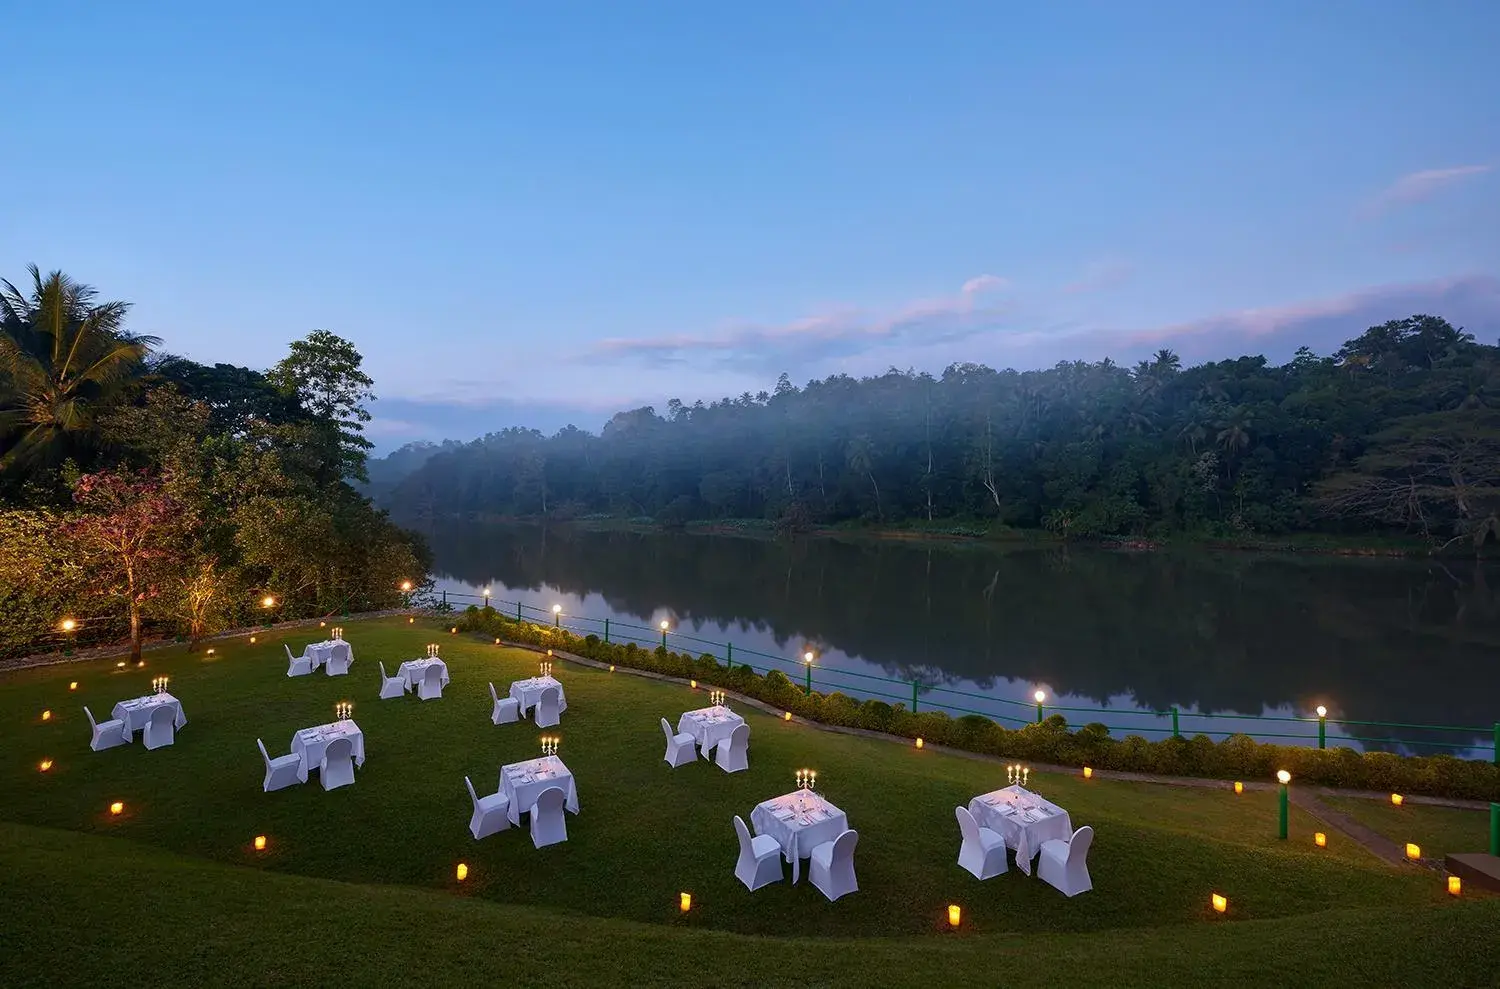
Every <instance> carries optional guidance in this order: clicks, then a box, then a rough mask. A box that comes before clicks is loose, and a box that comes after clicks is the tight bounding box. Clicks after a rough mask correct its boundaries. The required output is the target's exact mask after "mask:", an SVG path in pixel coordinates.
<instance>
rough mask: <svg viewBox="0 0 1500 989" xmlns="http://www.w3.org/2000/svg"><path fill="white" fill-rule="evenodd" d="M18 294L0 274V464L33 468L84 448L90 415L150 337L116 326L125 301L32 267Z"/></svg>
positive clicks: (136, 361) (110, 395)
mask: <svg viewBox="0 0 1500 989" xmlns="http://www.w3.org/2000/svg"><path fill="white" fill-rule="evenodd" d="M27 270H28V271H29V272H30V273H31V282H32V285H31V290H30V293H29V294H23V293H22V291H21V290H20V289H18V288H17V287H16V286H15V285H13V284H12V283H11V282H9V281H5V280H0V285H3V286H4V289H3V290H0V450H3V451H4V452H3V456H0V465H3V466H10V465H13V464H20V465H24V466H35V465H37V464H39V463H54V462H56V461H58V460H61V459H62V458H63V457H66V456H70V455H74V456H76V455H79V454H81V453H85V452H87V451H88V450H89V448H90V446H91V445H92V441H93V439H94V437H93V435H92V430H93V426H94V421H95V417H96V415H97V413H98V412H99V411H100V409H101V408H102V407H104V406H106V405H107V404H108V403H109V402H110V401H111V400H112V399H114V398H115V397H116V396H117V395H118V394H119V392H120V390H121V387H122V386H123V385H124V384H125V383H126V382H127V381H128V380H129V379H130V377H131V375H132V374H134V373H135V372H136V371H137V370H138V369H139V368H140V365H141V361H142V359H143V358H144V357H145V356H146V354H147V353H148V352H149V350H150V348H151V347H153V346H155V345H157V344H158V343H160V342H161V341H160V340H158V339H157V338H156V337H151V336H143V335H137V334H133V333H128V332H126V330H125V329H124V324H125V314H126V313H127V312H128V311H129V309H130V305H129V304H128V303H125V302H97V301H96V299H97V297H98V292H97V291H96V290H95V289H94V288H93V287H92V286H89V285H84V284H82V283H81V282H75V281H73V279H71V278H69V277H68V276H67V275H65V274H63V273H62V272H61V271H54V272H52V273H51V274H49V275H48V276H47V277H46V278H43V277H42V273H41V270H40V269H39V268H37V266H36V265H31V266H30V267H29V268H28V269H27Z"/></svg>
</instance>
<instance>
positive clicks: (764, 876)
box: [734, 814, 782, 893]
mask: <svg viewBox="0 0 1500 989" xmlns="http://www.w3.org/2000/svg"><path fill="white" fill-rule="evenodd" d="M734 833H735V834H736V835H737V836H739V839H740V859H739V861H738V862H736V863H735V865H734V878H736V879H738V880H739V881H740V882H742V883H744V884H745V888H746V889H748V890H750V891H751V892H752V893H753V892H755V891H756V890H758V889H760V888H761V887H762V886H765V885H768V884H770V883H779V882H781V879H782V872H781V845H779V844H777V842H776V839H775V838H772V837H771V836H770V835H768V834H758V835H756V836H755V837H754V838H752V837H750V829H749V828H747V827H745V821H744V819H743V818H741V817H740V815H738V814H736V815H734Z"/></svg>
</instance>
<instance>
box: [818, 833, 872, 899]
mask: <svg viewBox="0 0 1500 989" xmlns="http://www.w3.org/2000/svg"><path fill="white" fill-rule="evenodd" d="M857 844H859V832H858V831H845V832H844V833H843V834H841V835H839V836H838V837H837V838H835V839H833V840H832V841H825V842H823V844H821V845H819V846H818V847H816V848H814V849H813V850H812V855H811V856H810V857H809V858H810V862H809V869H808V878H809V879H811V880H812V884H813V885H814V886H816V887H818V890H819V891H820V892H821V893H822V894H823V895H824V896H826V897H828V899H829V900H837V899H838V898H839V897H841V896H844V895H845V894H847V893H853V892H855V891H856V890H858V889H859V883H857V882H856V881H855V879H854V846H855V845H857Z"/></svg>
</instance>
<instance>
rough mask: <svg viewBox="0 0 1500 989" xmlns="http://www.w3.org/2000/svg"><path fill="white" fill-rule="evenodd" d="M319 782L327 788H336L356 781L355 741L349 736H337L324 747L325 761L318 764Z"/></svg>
mask: <svg viewBox="0 0 1500 989" xmlns="http://www.w3.org/2000/svg"><path fill="white" fill-rule="evenodd" d="M318 782H319V783H322V784H323V789H325V790H336V789H338V788H339V787H341V786H348V785H349V784H351V783H353V782H354V743H353V742H352V741H350V740H349V739H347V738H335V739H334V740H333V741H331V742H329V743H328V746H327V747H326V748H324V749H323V761H322V763H321V764H320V765H319V766H318Z"/></svg>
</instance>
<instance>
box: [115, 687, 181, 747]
mask: <svg viewBox="0 0 1500 989" xmlns="http://www.w3.org/2000/svg"><path fill="white" fill-rule="evenodd" d="M159 707H170V708H171V709H172V710H173V711H174V712H176V713H175V714H174V715H173V718H172V724H173V726H174V727H176V728H181V727H182V726H183V725H185V724H187V715H186V714H183V713H182V702H181V701H179V700H178V699H177V698H175V697H173V696H172V695H171V694H169V693H167V692H166V691H162V692H161V693H159V694H147V695H146V696H145V697H132V698H131V699H130V700H128V701H120V702H119V703H118V704H116V705H115V709H114V710H113V711H111V712H110V717H112V718H116V719H118V720H120V721H123V722H125V737H126V738H129V737H130V736H131V735H134V734H135V733H136V732H137V731H139V730H140V729H142V728H144V727H146V722H148V721H150V720H151V714H152V712H153V711H155V710H156V709H157V708H159Z"/></svg>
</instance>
